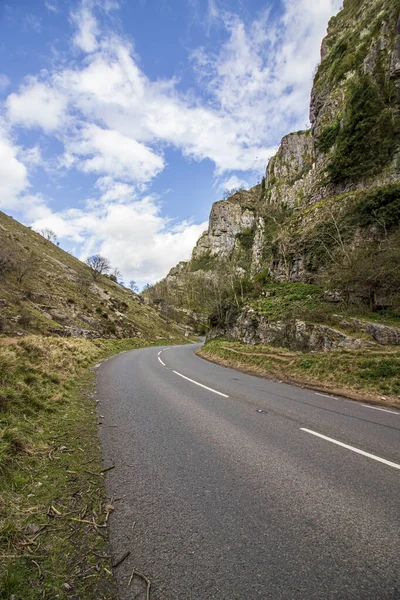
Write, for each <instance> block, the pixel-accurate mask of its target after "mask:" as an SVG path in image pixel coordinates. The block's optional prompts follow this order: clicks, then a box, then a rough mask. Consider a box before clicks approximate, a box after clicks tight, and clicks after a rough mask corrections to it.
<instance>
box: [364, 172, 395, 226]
mask: <svg viewBox="0 0 400 600" xmlns="http://www.w3.org/2000/svg"><path fill="white" fill-rule="evenodd" d="M357 212H358V214H359V219H360V223H361V225H370V224H372V223H376V222H378V223H380V224H382V226H384V227H385V228H390V227H393V226H396V225H399V223H400V184H399V183H393V184H389V185H385V186H382V187H380V188H378V189H375V190H372V191H370V192H368V193H367V195H366V196H365V197H364V198H363V199H362V200H361V201H360V202H359V203H358V206H357Z"/></svg>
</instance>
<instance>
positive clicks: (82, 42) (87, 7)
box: [71, 0, 100, 52]
mask: <svg viewBox="0 0 400 600" xmlns="http://www.w3.org/2000/svg"><path fill="white" fill-rule="evenodd" d="M71 18H72V20H73V22H74V23H75V25H76V27H77V30H76V33H75V35H74V38H73V43H74V44H75V46H77V47H78V48H80V50H83V52H94V51H95V50H96V49H97V47H98V43H97V36H98V35H99V33H100V30H99V26H98V24H97V21H96V19H95V17H94V15H93V12H92V2H90V0H83V1H82V3H81V5H80V7H79V9H78V10H77V11H76V12H74V13H72V15H71Z"/></svg>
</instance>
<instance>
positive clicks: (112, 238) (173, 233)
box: [33, 182, 207, 283]
mask: <svg viewBox="0 0 400 600" xmlns="http://www.w3.org/2000/svg"><path fill="white" fill-rule="evenodd" d="M110 183H111V182H102V183H101V184H100V185H99V187H100V188H102V187H103V184H104V185H105V187H108V186H109V184H110ZM115 185H118V182H117V183H116V184H115ZM160 210H161V207H160V205H159V203H158V202H157V200H156V199H155V198H154V197H152V196H146V197H144V198H142V199H137V200H134V201H131V202H129V203H125V202H110V203H107V202H106V203H105V204H103V205H101V204H98V205H97V206H96V207H95V208H94V209H93V210H91V211H90V212H87V211H85V210H78V209H70V210H67V211H64V212H60V213H53V212H51V211H50V210H49V209H47V212H46V211H45V210H42V212H41V213H40V211H41V208H38V209H37V213H38V216H37V218H36V219H34V221H33V227H34V229H42V228H44V227H49V228H50V229H52V230H53V231H55V232H56V234H57V235H58V237H59V238H64V239H69V240H71V241H75V242H78V243H82V242H84V244H83V246H82V249H81V258H82V259H84V258H85V257H86V256H88V255H89V254H91V253H93V252H100V253H101V254H103V255H104V256H107V258H108V259H109V260H110V261H111V263H112V264H113V265H114V266H117V267H118V268H119V269H121V271H122V273H123V276H124V278H125V280H126V281H129V280H130V279H135V280H136V281H139V282H142V283H146V282H153V281H156V280H157V279H160V278H161V277H163V276H164V275H165V273H166V272H167V271H168V270H169V268H170V267H171V265H173V264H176V263H177V262H179V261H181V260H185V259H188V258H189V257H190V254H191V251H192V248H193V246H194V244H195V243H196V241H197V239H198V237H199V236H200V234H201V233H202V232H203V231H204V229H205V228H206V226H207V223H200V224H193V223H190V222H187V221H183V222H180V223H172V222H171V221H170V220H169V219H168V218H165V217H162V216H161V213H160Z"/></svg>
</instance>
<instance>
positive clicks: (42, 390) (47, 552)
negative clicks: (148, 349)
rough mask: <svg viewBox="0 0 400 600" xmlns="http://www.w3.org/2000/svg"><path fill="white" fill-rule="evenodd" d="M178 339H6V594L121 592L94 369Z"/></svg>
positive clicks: (2, 375)
mask: <svg viewBox="0 0 400 600" xmlns="http://www.w3.org/2000/svg"><path fill="white" fill-rule="evenodd" d="M171 342H172V343H174V342H182V338H174V339H173V340H171V339H170V337H169V336H168V338H166V339H165V340H159V339H157V340H147V341H146V342H144V341H143V340H139V339H136V340H135V339H131V340H128V339H127V340H93V341H91V340H85V339H72V338H70V339H60V338H54V337H42V336H26V337H24V338H23V339H21V340H19V341H17V342H12V340H5V339H3V340H0V476H1V477H0V598H1V599H4V600H5V599H7V600H9V599H10V598H11V597H14V598H15V599H16V600H17V599H18V600H19V599H21V600H22V599H24V600H34V599H38V598H59V599H67V598H70V599H71V598H74V599H75V598H85V600H91V599H92V600H105V599H111V598H115V597H116V596H115V590H114V583H113V580H112V569H111V566H110V562H111V561H110V558H109V557H108V552H107V520H108V515H109V514H110V512H111V511H112V510H113V506H112V505H110V504H107V501H106V499H105V495H104V488H103V473H102V472H101V470H102V469H103V468H104V467H103V466H102V465H101V454H100V448H99V442H98V438H97V419H96V408H95V401H94V398H93V396H92V394H91V390H92V386H93V381H94V372H93V371H90V370H89V367H90V366H91V365H93V364H94V363H95V362H96V361H98V360H100V359H102V358H105V357H107V356H109V355H112V354H115V353H117V352H120V351H122V350H127V349H133V348H138V347H143V346H150V345H158V344H162V343H168V344H170V343H171ZM115 501H117V499H115ZM102 557H105V558H102Z"/></svg>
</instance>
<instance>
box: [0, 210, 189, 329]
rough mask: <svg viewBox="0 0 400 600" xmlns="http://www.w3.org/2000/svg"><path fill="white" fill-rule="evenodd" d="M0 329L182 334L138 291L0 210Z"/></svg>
mask: <svg viewBox="0 0 400 600" xmlns="http://www.w3.org/2000/svg"><path fill="white" fill-rule="evenodd" d="M0 333H3V334H5V335H7V336H15V335H20V334H27V333H34V334H46V335H58V336H63V337H70V336H73V337H84V338H90V339H94V338H141V339H146V338H153V339H154V338H156V337H157V336H161V337H168V336H175V335H181V333H182V331H181V330H180V329H179V328H178V327H176V326H175V325H174V324H172V323H171V322H167V321H166V320H165V319H163V318H162V316H160V315H159V314H158V313H157V312H156V311H155V310H154V309H153V308H152V307H151V306H148V305H147V304H146V303H145V302H144V300H143V298H141V297H140V296H139V295H138V294H136V293H134V292H132V291H130V290H128V289H126V288H124V287H123V286H122V285H120V284H118V283H116V282H115V281H112V280H111V279H110V278H109V277H107V276H105V275H101V276H99V277H97V278H96V279H94V278H93V274H92V271H91V269H90V268H89V267H88V266H87V265H86V264H84V263H82V262H81V261H79V260H78V259H77V258H75V257H74V256H72V255H71V254H69V253H68V252H65V251H64V250H62V249H61V248H59V247H58V246H57V245H56V244H54V243H52V242H51V241H49V240H47V239H46V238H45V237H43V235H41V234H39V233H36V232H35V231H32V230H31V229H30V228H28V227H25V226H24V225H22V224H21V223H19V222H18V221H16V220H15V219H13V218H12V217H9V216H7V215H5V214H4V213H2V212H0Z"/></svg>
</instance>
